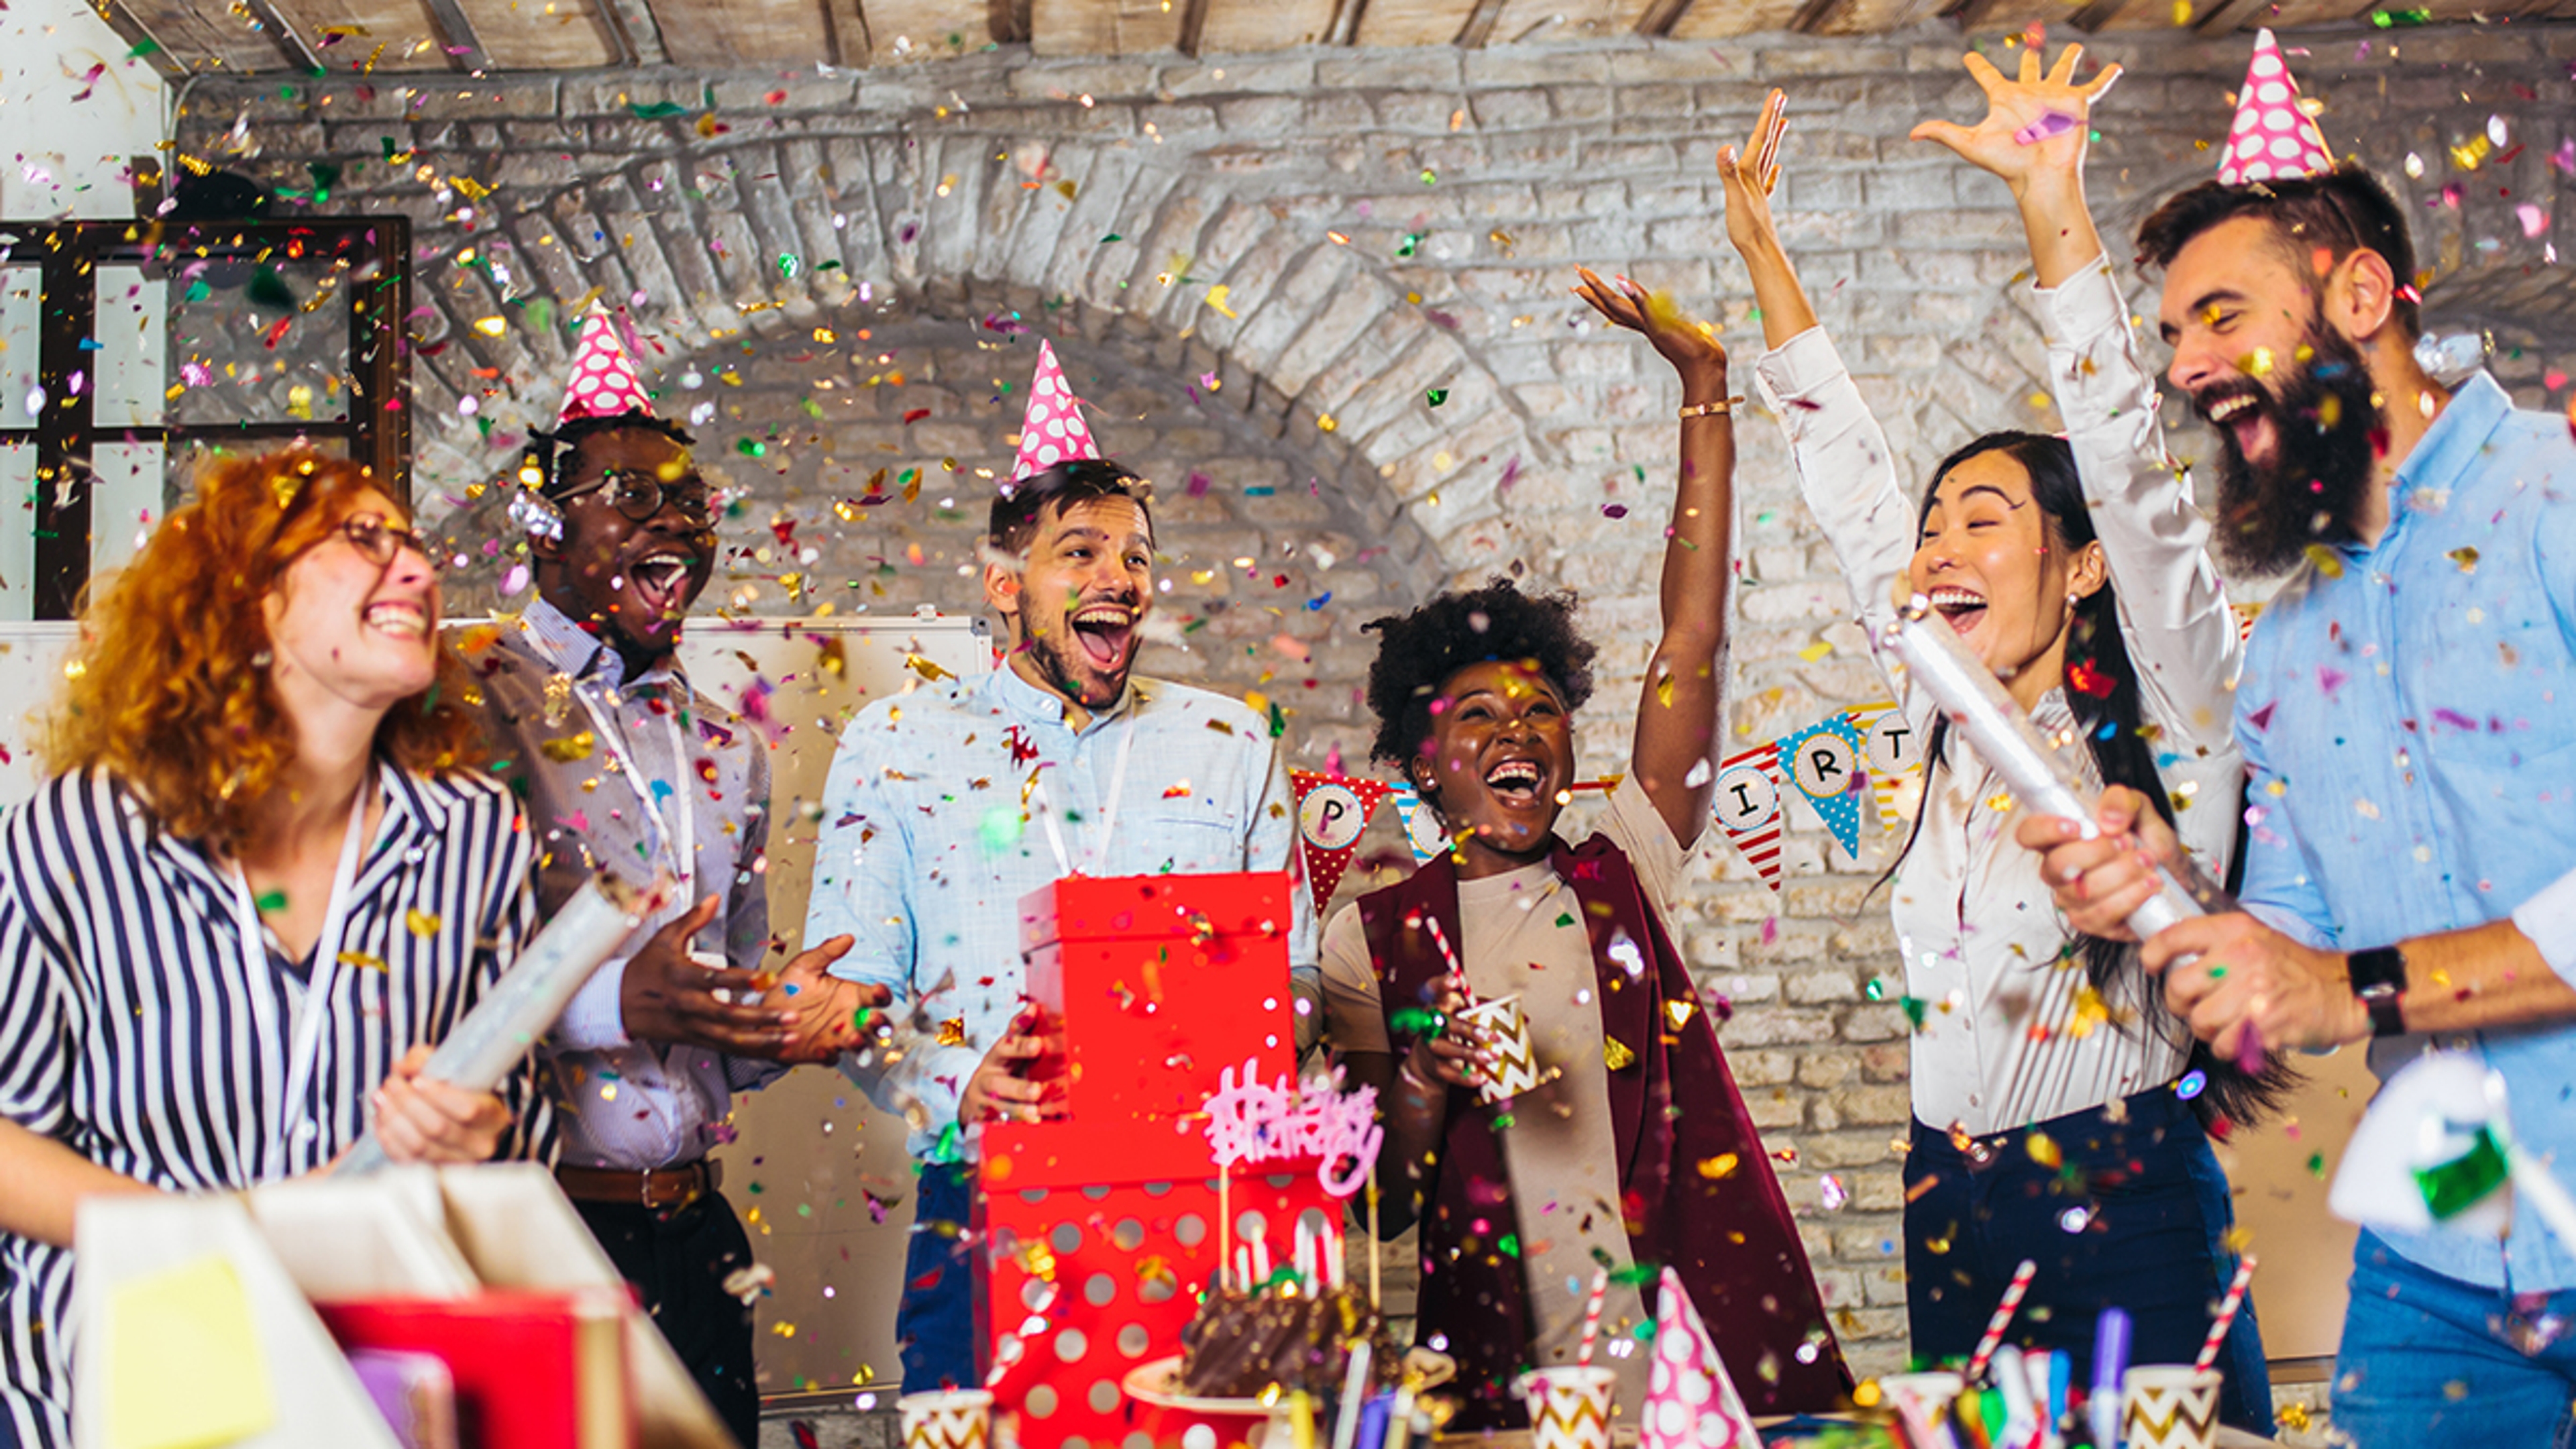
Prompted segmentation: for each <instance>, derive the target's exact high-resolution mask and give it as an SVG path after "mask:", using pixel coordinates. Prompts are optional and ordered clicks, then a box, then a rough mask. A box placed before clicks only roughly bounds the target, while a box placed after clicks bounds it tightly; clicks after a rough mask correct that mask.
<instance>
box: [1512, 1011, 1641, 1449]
mask: <svg viewBox="0 0 2576 1449" xmlns="http://www.w3.org/2000/svg"><path fill="white" fill-rule="evenodd" d="M1507 999H1508V998H1507ZM1618 1382H1619V1376H1618V1375H1617V1374H1615V1373H1612V1372H1611V1371H1610V1370H1608V1369H1606V1368H1578V1367H1576V1366H1574V1365H1571V1364H1568V1365H1564V1366H1561V1367H1557V1368H1543V1369H1532V1370H1531V1371H1529V1372H1528V1373H1525V1374H1523V1375H1521V1378H1520V1390H1521V1402H1523V1403H1525V1404H1527V1405H1529V1416H1530V1446H1531V1449H1610V1391H1611V1389H1612V1388H1614V1387H1616V1386H1617V1384H1618Z"/></svg>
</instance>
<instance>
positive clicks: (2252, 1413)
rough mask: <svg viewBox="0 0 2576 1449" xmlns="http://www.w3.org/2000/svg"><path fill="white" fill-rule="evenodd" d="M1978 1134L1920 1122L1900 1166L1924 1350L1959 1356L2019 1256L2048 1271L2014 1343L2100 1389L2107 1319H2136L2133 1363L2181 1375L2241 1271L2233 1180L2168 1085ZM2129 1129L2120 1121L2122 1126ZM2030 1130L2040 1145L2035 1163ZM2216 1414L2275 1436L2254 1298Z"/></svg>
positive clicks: (2033, 1289)
mask: <svg viewBox="0 0 2576 1449" xmlns="http://www.w3.org/2000/svg"><path fill="white" fill-rule="evenodd" d="M2118 1106H2119V1109H2120V1110H2117V1111H2115V1110H2113V1109H2112V1108H2105V1107H2097V1108H2094V1109H2093V1110H2091V1111H2086V1112H2076V1113H2072V1114H2069V1115H2067V1116H2064V1117H2057V1118H2052V1119H2051V1120H2049V1121H2046V1122H2040V1123H2036V1124H2034V1125H2032V1126H2029V1127H2023V1128H2017V1129H2015V1130H2013V1131H2010V1132H2003V1133H1998V1134H1996V1135H1994V1136H1990V1137H1980V1138H1976V1139H1974V1140H1973V1141H1971V1142H1970V1143H1969V1144H1968V1148H1967V1150H1966V1151H1964V1152H1963V1151H1961V1150H1960V1149H1959V1148H1958V1147H1956V1146H1953V1145H1952V1143H1951V1140H1950V1134H1949V1133H1948V1132H1946V1131H1943V1130H1941V1129H1938V1128H1934V1127H1928V1126H1925V1125H1924V1124H1923V1123H1921V1122H1916V1123H1915V1124H1914V1140H1913V1145H1912V1147H1911V1149H1910V1150H1909V1151H1908V1152H1907V1153H1906V1158H1905V1197H1906V1207H1905V1280H1906V1281H1905V1308H1906V1317H1907V1319H1908V1320H1909V1322H1910V1325H1911V1327H1912V1330H1913V1334H1914V1355H1915V1357H1916V1358H1917V1359H1919V1360H1923V1361H1925V1362H1933V1361H1939V1360H1946V1359H1964V1358H1966V1357H1968V1356H1969V1355H1970V1354H1971V1353H1973V1352H1974V1351H1975V1349H1976V1344H1977V1339H1978V1338H1979V1336H1981V1335H1982V1334H1984V1332H1985V1330H1986V1322H1987V1320H1988V1319H1989V1318H1991V1317H1992V1316H1993V1315H1994V1311H1995V1305H1996V1304H1997V1303H1999V1302H2001V1301H2002V1299H2003V1295H2004V1289H2005V1288H2006V1287H2007V1286H2008V1285H2009V1284H2010V1283H2011V1282H2012V1275H2013V1270H2014V1269H2015V1268H2016V1267H2018V1266H2019V1265H2020V1263H2021V1262H2022V1261H2023V1260H2024V1259H2028V1260H2030V1261H2032V1262H2034V1263H2037V1264H2038V1265H2039V1271H2038V1273H2037V1275H2036V1276H2035V1277H2033V1278H2032V1280H2031V1285H2030V1293H2029V1296H2028V1297H2026V1298H2025V1299H2023V1300H2022V1306H2021V1312H2020V1313H2019V1314H2018V1315H2017V1316H2016V1317H2015V1318H2014V1319H2013V1325H2012V1329H2011V1331H2010V1332H2009V1333H2008V1334H2007V1335H2006V1341H2007V1342H2010V1343H2015V1344H2019V1345H2022V1346H2023V1347H2026V1348H2046V1349H2056V1350H2059V1351H2061V1352H2064V1353H2069V1354H2072V1355H2073V1356H2074V1359H2075V1382H2076V1383H2077V1384H2080V1385H2089V1384H2090V1383H2091V1382H2092V1369H2093V1334H2094V1327H2095V1323H2096V1321H2097V1320H2098V1319H2099V1318H2100V1316H2101V1313H2102V1310H2103V1309H2105V1308H2110V1307H2119V1308H2124V1309H2126V1310H2128V1313H2129V1318H2130V1321H2131V1323H2132V1325H2133V1327H2134V1335H2135V1336H2134V1337H2133V1338H2132V1340H2131V1346H2130V1350H2129V1362H2131V1363H2133V1364H2147V1363H2163V1364H2187V1363H2190V1362H2191V1361H2192V1360H2193V1359H2194V1358H2196V1357H2198V1355H2199V1353H2200V1344H2201V1340H2202V1339H2204V1338H2206V1337H2207V1336H2208V1334H2209V1326H2210V1322H2211V1314H2212V1313H2213V1312H2214V1311H2215V1310H2216V1308H2217V1306H2218V1300H2219V1299H2220V1298H2221V1297H2222V1296H2224V1295H2225V1293H2226V1291H2227V1282H2228V1279H2229V1278H2230V1277H2231V1276H2233V1275H2234V1273H2235V1271H2236V1255H2235V1254H2234V1253H2232V1252H2230V1251H2228V1249H2227V1246H2226V1237H2227V1233H2228V1230H2229V1229H2230V1227H2231V1226H2232V1225H2233V1224H2234V1222H2235V1211H2234V1209H2233V1207H2232V1206H2231V1205H2230V1203H2229V1201H2228V1193H2227V1177H2226V1175H2225V1174H2224V1173H2223V1172H2221V1171H2220V1169H2219V1166H2218V1159H2217V1158H2216V1157H2215V1156H2214V1155H2212V1154H2211V1152H2210V1150H2209V1138H2208V1136H2207V1135H2206V1134H2204V1133H2203V1132H2202V1131H2201V1127H2200V1121H2199V1119H2198V1118H2196V1117H2194V1116H2193V1115H2192V1112H2191V1106H2190V1104H2189V1103H2186V1102H2184V1101H2182V1100H2181V1099H2180V1098H2178V1097H2176V1096H2175V1095H2174V1094H2173V1092H2172V1091H2171V1090H2170V1089H2166V1090H2159V1091H2153V1092H2141V1093H2139V1094H2138V1095H2137V1096H2134V1097H2131V1098H2129V1099H2128V1100H2127V1101H2126V1102H2124V1103H2121V1104H2118ZM2115 1118H2124V1119H2125V1120H2114V1119H2115ZM2034 1135H2039V1136H2045V1137H2046V1138H2047V1140H2048V1143H2049V1144H2053V1147H2054V1151H2051V1150H2050V1148H2049V1147H2048V1146H2043V1147H2041V1148H2040V1154H2041V1158H2050V1157H2054V1158H2056V1159H2057V1161H2056V1163H2055V1165H2050V1164H2049V1163H2048V1162H2044V1161H2042V1160H2040V1159H2039V1158H2034V1157H2032V1156H2031V1149H2032V1145H2033V1143H2032V1138H2033V1137H2034ZM2218 1367H2219V1369H2220V1370H2221V1371H2222V1372H2224V1373H2225V1374H2226V1376H2227V1386H2226V1388H2225V1389H2224V1390H2222V1391H2221V1393H2220V1395H2219V1416H2220V1418H2222V1419H2223V1420H2225V1421H2226V1422H2227V1423H2230V1424H2233V1425H2235V1426H2237V1427H2238V1428H2240V1429H2246V1430H2250V1431H2252V1432H2255V1433H2260V1434H2267V1435H2268V1434H2270V1433H2271V1432H2272V1390H2271V1378H2270V1375H2269V1373H2268V1372H2267V1371H2266V1370H2265V1368H2264V1364H2263V1340H2262V1334H2261V1331H2260V1330H2259V1329H2257V1328H2256V1327H2255V1323H2254V1305H2253V1303H2252V1302H2251V1301H2250V1300H2249V1301H2248V1302H2247V1303H2246V1304H2245V1307H2244V1310H2243V1311H2242V1312H2241V1313H2240V1314H2238V1316H2237V1319H2236V1327H2235V1328H2234V1330H2233V1331H2232V1332H2230V1334H2229V1335H2228V1339H2227V1342H2226V1343H2225V1344H2223V1345H2221V1347H2220V1349H2219V1356H2218Z"/></svg>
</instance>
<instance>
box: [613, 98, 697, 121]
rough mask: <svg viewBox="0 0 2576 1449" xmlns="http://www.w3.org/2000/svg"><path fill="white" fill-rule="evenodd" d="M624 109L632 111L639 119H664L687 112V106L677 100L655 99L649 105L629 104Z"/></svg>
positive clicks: (683, 114)
mask: <svg viewBox="0 0 2576 1449" xmlns="http://www.w3.org/2000/svg"><path fill="white" fill-rule="evenodd" d="M626 109H628V110H630V111H633V112H634V113H635V119H637V120H639V121H664V120H668V119H670V118H671V117H673V116H685V115H687V114H688V113H689V108H688V107H686V106H684V105H681V104H680V103H679V102H677V101H655V102H654V103H653V104H651V105H649V106H638V105H629V106H628V107H627V108H626Z"/></svg>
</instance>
